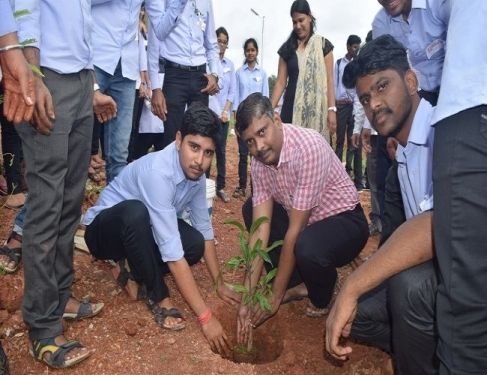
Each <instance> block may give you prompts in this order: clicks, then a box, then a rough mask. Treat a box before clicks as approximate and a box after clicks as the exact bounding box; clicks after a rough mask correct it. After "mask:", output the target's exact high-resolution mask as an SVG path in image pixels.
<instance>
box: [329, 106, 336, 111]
mask: <svg viewBox="0 0 487 375" xmlns="http://www.w3.org/2000/svg"><path fill="white" fill-rule="evenodd" d="M330 111H333V112H336V111H337V107H336V106H333V107H328V112H330Z"/></svg>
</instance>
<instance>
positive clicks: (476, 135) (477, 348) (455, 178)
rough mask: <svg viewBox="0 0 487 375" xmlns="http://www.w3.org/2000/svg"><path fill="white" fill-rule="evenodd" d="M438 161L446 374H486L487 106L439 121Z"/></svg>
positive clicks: (441, 343)
mask: <svg viewBox="0 0 487 375" xmlns="http://www.w3.org/2000/svg"><path fill="white" fill-rule="evenodd" d="M433 165H434V168H433V189H434V206H435V214H434V235H435V243H436V248H437V249H441V251H437V253H436V257H437V260H438V265H439V270H440V280H439V285H438V296H437V321H438V333H439V336H440V339H439V344H438V356H439V358H440V360H441V368H440V373H441V374H455V375H458V374H486V373H487V324H486V318H487V287H486V285H487V230H486V223H487V194H486V192H487V190H486V187H487V106H486V105H482V106H478V107H474V108H471V109H468V110H466V111H462V112H460V113H457V114H455V115H452V116H450V117H448V118H446V119H444V120H442V121H440V122H439V123H438V124H436V126H435V145H434V151H433Z"/></svg>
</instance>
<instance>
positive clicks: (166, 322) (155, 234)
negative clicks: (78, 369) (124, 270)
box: [83, 103, 239, 354]
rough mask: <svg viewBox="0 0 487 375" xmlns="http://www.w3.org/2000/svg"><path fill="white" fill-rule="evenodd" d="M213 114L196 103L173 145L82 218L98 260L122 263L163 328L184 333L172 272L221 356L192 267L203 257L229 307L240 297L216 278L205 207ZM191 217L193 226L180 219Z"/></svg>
mask: <svg viewBox="0 0 487 375" xmlns="http://www.w3.org/2000/svg"><path fill="white" fill-rule="evenodd" d="M219 126H220V123H219V120H218V118H217V116H216V115H215V114H214V113H213V112H212V111H211V110H209V109H208V108H207V107H205V106H203V105H202V104H200V103H194V104H192V105H191V106H190V107H189V108H188V110H187V111H186V113H185V114H184V118H183V124H182V126H181V130H180V131H178V132H177V134H176V140H175V141H174V142H173V143H172V144H170V145H169V146H168V147H166V148H165V149H164V150H162V151H159V152H153V153H151V154H149V155H146V156H144V157H142V158H141V159H138V160H136V161H135V162H133V163H131V164H129V165H128V166H126V167H125V168H124V169H123V171H122V172H121V173H120V174H119V175H118V176H117V177H116V178H115V179H114V180H113V182H111V183H110V184H109V185H108V186H107V188H106V189H105V190H104V191H103V192H102V193H101V195H100V198H99V200H98V202H97V203H96V205H95V206H93V207H92V208H90V209H89V210H88V211H87V213H86V215H85V218H84V220H83V222H84V224H86V225H87V229H86V235H85V239H86V243H87V245H88V247H89V248H90V251H91V253H92V254H93V255H94V256H95V257H97V258H99V259H112V260H115V261H119V260H121V259H124V258H126V259H127V261H128V264H129V266H130V269H131V273H132V276H133V278H134V279H135V281H136V282H137V283H138V284H139V285H140V287H145V289H146V301H147V304H148V306H149V308H150V309H151V311H152V312H153V314H154V316H155V320H156V322H157V323H158V324H159V325H160V326H161V327H163V328H165V329H169V330H178V329H182V328H184V321H183V319H182V316H181V313H180V312H179V310H178V309H177V308H176V307H175V306H174V305H173V303H172V301H171V299H170V297H169V290H168V288H167V286H166V284H165V283H164V279H163V275H164V274H165V273H168V272H170V273H171V274H172V275H173V276H174V279H175V281H176V284H177V286H178V288H179V291H180V292H181V294H182V296H183V297H184V299H185V300H186V301H187V303H188V304H189V306H190V307H191V309H192V310H193V311H194V313H195V314H196V315H197V316H198V320H199V322H200V323H201V326H202V330H203V333H204V335H205V337H206V338H207V340H208V341H209V343H210V346H211V348H212V350H213V351H216V352H218V353H220V354H225V353H226V352H227V350H228V343H227V337H226V335H225V333H224V331H223V328H222V326H221V324H220V322H219V321H218V319H217V318H216V317H215V316H214V315H212V313H211V310H210V308H209V307H208V306H207V305H206V303H205V302H204V301H203V298H202V297H201V295H200V293H199V291H198V287H197V285H196V282H195V280H194V277H193V274H192V273H191V270H190V268H189V266H190V265H192V264H195V263H197V262H198V261H199V260H200V258H201V257H202V256H203V257H204V259H205V262H206V265H207V267H208V271H209V273H210V275H211V277H212V279H213V281H214V282H215V284H216V285H218V288H217V292H218V294H219V296H220V297H221V298H222V299H223V300H225V301H226V302H228V303H231V304H236V303H237V302H238V301H239V299H238V297H237V294H236V293H234V292H233V291H231V290H230V289H229V288H228V287H227V286H225V284H224V283H223V282H221V280H220V282H218V281H219V280H218V278H219V277H220V276H219V275H220V272H219V266H218V260H217V256H216V251H215V244H214V241H213V228H212V225H211V221H210V218H209V214H208V209H207V203H206V179H205V175H204V173H205V171H206V170H207V169H208V168H209V167H210V164H211V160H212V158H213V154H214V153H215V144H216V142H215V139H216V137H217V134H218V130H219ZM183 211H187V212H189V218H190V221H191V223H192V225H189V224H187V223H186V222H185V221H183V220H182V219H181V218H180V217H181V214H182V213H183Z"/></svg>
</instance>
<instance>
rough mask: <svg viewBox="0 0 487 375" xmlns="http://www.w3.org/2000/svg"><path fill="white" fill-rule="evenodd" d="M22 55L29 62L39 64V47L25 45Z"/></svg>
mask: <svg viewBox="0 0 487 375" xmlns="http://www.w3.org/2000/svg"><path fill="white" fill-rule="evenodd" d="M24 57H25V59H26V60H27V62H28V63H29V64H31V65H34V66H37V67H39V64H40V53H39V48H36V47H25V48H24Z"/></svg>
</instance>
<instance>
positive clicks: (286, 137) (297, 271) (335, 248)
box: [236, 93, 369, 341]
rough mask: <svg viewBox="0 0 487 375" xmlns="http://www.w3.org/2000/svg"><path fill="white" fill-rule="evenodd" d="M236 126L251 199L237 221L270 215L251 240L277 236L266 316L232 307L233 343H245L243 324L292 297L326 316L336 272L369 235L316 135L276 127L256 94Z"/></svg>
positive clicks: (348, 185) (348, 183) (351, 189)
mask: <svg viewBox="0 0 487 375" xmlns="http://www.w3.org/2000/svg"><path fill="white" fill-rule="evenodd" d="M236 129H237V132H238V134H239V136H240V137H241V139H242V140H243V141H244V142H246V143H247V145H248V147H249V152H250V154H251V155H252V156H253V159H252V166H251V171H252V187H253V196H252V198H251V199H249V200H248V201H247V202H246V203H245V205H244V207H243V216H244V219H245V223H246V225H247V226H250V223H251V222H252V220H255V219H257V218H259V217H261V216H266V217H268V218H270V222H267V223H264V224H263V225H261V226H260V227H259V229H258V231H257V232H256V233H255V235H254V237H253V238H252V239H251V242H252V243H254V242H255V241H257V240H259V239H260V240H261V241H262V246H263V247H265V246H267V244H268V243H272V242H273V241H275V240H281V239H284V243H283V245H282V247H279V248H275V249H273V250H272V251H271V252H270V253H269V256H270V258H271V259H272V262H273V265H274V266H277V267H278V271H277V274H276V277H275V279H274V281H273V285H272V299H271V306H272V311H271V312H270V313H269V312H266V311H264V310H262V309H260V307H258V308H257V310H256V311H251V312H250V311H247V309H246V307H245V306H241V308H240V312H239V319H238V326H239V330H238V332H239V339H240V340H241V341H245V337H246V335H247V334H248V332H249V326H250V324H252V325H253V326H258V325H259V324H261V323H262V322H264V321H265V320H266V319H267V318H269V317H270V316H272V315H274V314H275V313H276V312H277V311H278V309H279V306H280V305H281V304H282V303H285V302H289V301H291V300H293V299H298V298H303V297H308V298H309V300H310V303H309V305H308V308H307V310H306V315H307V316H310V317H322V316H323V315H325V314H327V313H328V304H329V303H330V300H331V297H332V295H333V289H334V287H335V282H336V278H337V271H336V268H337V267H341V266H343V265H345V264H347V263H349V262H350V261H351V260H353V259H354V258H355V257H356V256H357V254H358V253H359V252H360V251H361V250H362V248H363V247H364V245H365V243H366V242H367V238H368V236H369V233H368V225H367V220H366V218H365V215H364V212H363V210H362V207H361V206H360V203H359V200H358V193H357V190H356V188H355V186H354V184H353V182H352V180H351V179H350V177H349V176H348V175H347V172H346V171H345V168H343V166H342V164H341V163H340V160H338V158H337V156H336V155H335V153H334V152H333V150H332V149H331V147H330V145H329V144H328V142H327V141H326V140H325V138H323V136H321V135H320V134H319V133H318V132H316V131H314V130H311V129H306V128H302V127H298V126H294V125H291V124H283V123H282V122H281V120H280V118H279V115H277V114H275V113H274V111H273V109H272V105H271V102H270V101H269V99H268V98H266V97H264V96H262V94H260V93H254V94H252V95H249V96H248V97H247V99H245V100H244V101H243V102H242V103H241V104H240V106H239V108H238V111H237V125H236ZM257 262H258V264H255V267H256V268H255V269H254V271H253V272H252V275H251V277H252V278H254V279H253V280H252V284H251V285H256V281H257V278H258V277H259V275H260V273H261V270H262V261H261V260H257ZM247 282H248V280H247Z"/></svg>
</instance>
